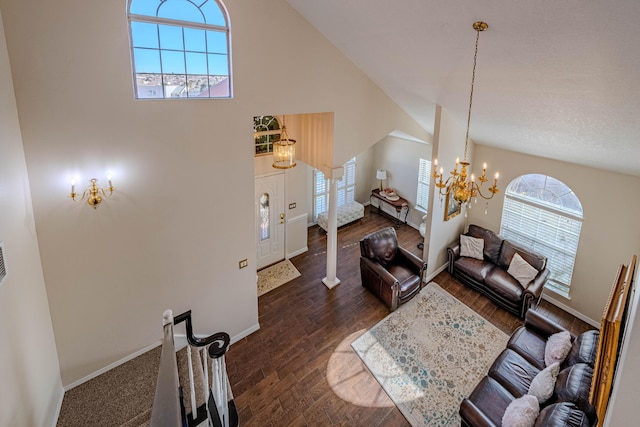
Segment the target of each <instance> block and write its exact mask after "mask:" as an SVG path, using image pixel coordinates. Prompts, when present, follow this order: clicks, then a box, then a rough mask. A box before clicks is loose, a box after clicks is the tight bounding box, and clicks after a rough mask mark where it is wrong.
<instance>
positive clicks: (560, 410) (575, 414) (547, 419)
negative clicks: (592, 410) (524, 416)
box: [534, 402, 591, 427]
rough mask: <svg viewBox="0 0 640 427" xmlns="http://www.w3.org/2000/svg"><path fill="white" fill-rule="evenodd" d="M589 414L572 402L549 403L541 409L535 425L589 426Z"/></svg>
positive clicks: (541, 426)
mask: <svg viewBox="0 0 640 427" xmlns="http://www.w3.org/2000/svg"><path fill="white" fill-rule="evenodd" d="M590 425H591V423H590V421H589V418H588V417H587V415H586V414H585V413H584V412H582V411H581V410H580V409H578V407H577V406H576V405H575V404H574V403H571V402H561V403H554V404H553V405H549V406H547V407H546V408H544V409H542V411H540V415H538V418H537V419H536V423H535V424H534V426H535V427H556V426H557V427H589V426H590Z"/></svg>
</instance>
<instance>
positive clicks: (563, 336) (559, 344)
mask: <svg viewBox="0 0 640 427" xmlns="http://www.w3.org/2000/svg"><path fill="white" fill-rule="evenodd" d="M570 350H571V334H570V333H569V332H568V331H563V332H558V333H557V334H553V335H551V336H550V337H549V339H548V340H547V344H546V345H545V347H544V363H545V365H547V366H551V365H552V364H553V363H555V362H558V363H562V362H564V359H565V358H566V357H567V355H568V354H569V351H570Z"/></svg>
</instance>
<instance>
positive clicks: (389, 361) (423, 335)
mask: <svg viewBox="0 0 640 427" xmlns="http://www.w3.org/2000/svg"><path fill="white" fill-rule="evenodd" d="M507 340H508V336H507V334H505V333H504V332H502V331H500V330H499V329H498V328H496V327H495V326H493V325H492V324H491V323H489V322H488V321H486V320H485V319H483V318H482V317H481V316H479V315H478V314H476V313H475V312H474V311H473V310H471V309H470V308H469V307H467V306H466V305H464V304H462V303H461V302H460V301H458V300H457V299H456V298H454V297H453V296H451V295H450V294H448V293H447V292H446V291H444V290H443V289H442V288H440V286H438V285H437V284H436V283H434V282H431V283H429V284H428V285H427V286H426V287H425V288H424V289H422V290H421V291H420V293H419V294H418V295H417V296H415V297H414V298H413V299H412V300H411V301H409V302H408V303H406V304H404V305H403V306H401V307H400V308H399V309H398V310H396V311H395V312H393V313H391V314H390V315H389V316H387V317H386V318H384V319H383V320H382V321H380V322H379V323H378V324H377V325H375V326H374V327H373V328H371V329H370V330H369V331H367V332H366V333H365V334H364V335H362V336H361V337H360V338H358V339H357V340H355V341H354V342H353V344H352V347H353V349H354V350H355V351H356V353H357V354H358V356H360V358H361V359H362V361H363V362H364V364H365V365H366V366H367V368H368V369H369V371H371V373H372V374H373V376H374V377H375V378H376V379H377V380H378V382H379V383H380V385H381V386H382V388H383V389H384V390H385V391H386V392H387V394H388V395H389V397H390V398H391V400H392V401H393V402H394V403H395V404H396V406H397V407H398V409H400V411H401V412H402V414H403V415H404V416H405V417H406V418H407V420H408V421H409V422H410V423H411V425H413V426H436V425H438V426H454V425H460V417H459V415H458V409H459V406H460V402H462V399H463V398H464V397H466V396H468V395H469V394H470V393H471V391H473V388H474V387H475V385H476V384H477V383H478V382H479V381H480V379H481V378H482V377H483V376H484V375H486V373H487V371H488V370H489V367H490V366H491V364H492V363H493V360H494V359H495V358H496V357H497V356H498V355H499V354H500V352H501V351H502V350H503V349H504V347H505V345H506V343H507Z"/></svg>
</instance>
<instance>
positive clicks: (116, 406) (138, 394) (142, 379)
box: [57, 347, 211, 427]
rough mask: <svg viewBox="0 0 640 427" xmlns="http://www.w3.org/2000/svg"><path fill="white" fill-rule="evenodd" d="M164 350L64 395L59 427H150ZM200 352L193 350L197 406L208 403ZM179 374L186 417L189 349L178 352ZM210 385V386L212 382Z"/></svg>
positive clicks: (188, 395)
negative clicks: (206, 401)
mask: <svg viewBox="0 0 640 427" xmlns="http://www.w3.org/2000/svg"><path fill="white" fill-rule="evenodd" d="M160 350H161V347H156V348H154V349H152V350H150V351H148V352H146V353H144V354H142V355H140V356H138V357H136V358H135V359H132V360H130V361H128V362H126V363H124V364H122V365H120V366H117V367H116V368H114V369H112V370H110V371H108V372H105V373H104V374H102V375H99V376H98V377H96V378H93V379H91V380H89V381H87V382H86V383H84V384H81V385H79V386H77V387H75V388H73V389H71V390H69V391H67V392H66V393H65V395H64V400H63V402H62V408H61V410H60V416H59V417H58V423H57V427H86V426H94V427H147V426H149V422H150V420H151V406H152V404H153V396H154V393H155V389H156V380H157V376H158V366H159V363H160ZM199 354H200V353H199V352H198V351H197V350H196V349H193V351H192V359H193V367H194V372H193V374H194V377H195V384H196V403H197V405H198V407H201V406H202V405H203V404H204V402H205V383H204V370H203V367H202V363H201V362H200V357H199ZM176 356H177V361H178V375H179V379H180V384H181V386H182V388H183V393H184V404H185V409H186V412H187V414H191V390H190V387H189V367H188V363H187V350H186V347H185V348H183V349H181V350H180V351H178V352H177V353H176ZM209 384H211V383H209Z"/></svg>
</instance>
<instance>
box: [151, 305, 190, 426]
mask: <svg viewBox="0 0 640 427" xmlns="http://www.w3.org/2000/svg"><path fill="white" fill-rule="evenodd" d="M162 330H163V338H162V352H161V354H160V369H159V370H158V381H157V383H156V394H155V396H154V398H153V407H152V408H151V423H150V426H151V427H178V426H182V425H183V421H185V419H184V414H183V412H182V399H181V397H180V384H179V381H178V362H177V360H176V350H175V343H174V341H173V312H172V311H171V310H166V311H165V312H164V313H163V315H162Z"/></svg>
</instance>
